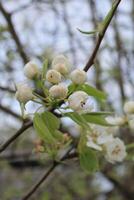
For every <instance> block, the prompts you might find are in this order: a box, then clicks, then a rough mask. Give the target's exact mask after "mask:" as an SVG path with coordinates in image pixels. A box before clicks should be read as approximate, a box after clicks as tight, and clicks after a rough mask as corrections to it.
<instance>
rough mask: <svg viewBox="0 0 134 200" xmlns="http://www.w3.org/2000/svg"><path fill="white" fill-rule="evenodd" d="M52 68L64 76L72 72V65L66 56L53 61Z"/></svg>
mask: <svg viewBox="0 0 134 200" xmlns="http://www.w3.org/2000/svg"><path fill="white" fill-rule="evenodd" d="M52 68H53V69H54V70H56V71H58V72H60V73H61V74H62V75H66V74H68V73H69V71H70V63H69V61H68V59H67V58H66V57H65V56H64V55H58V56H56V57H55V58H54V59H53V61H52Z"/></svg>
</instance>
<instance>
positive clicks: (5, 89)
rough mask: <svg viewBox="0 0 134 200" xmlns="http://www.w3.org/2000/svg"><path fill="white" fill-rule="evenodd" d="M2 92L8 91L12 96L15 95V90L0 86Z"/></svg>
mask: <svg viewBox="0 0 134 200" xmlns="http://www.w3.org/2000/svg"><path fill="white" fill-rule="evenodd" d="M0 90H2V91H4V92H5V91H6V92H10V93H12V94H14V93H15V90H13V89H11V88H9V87H3V86H0Z"/></svg>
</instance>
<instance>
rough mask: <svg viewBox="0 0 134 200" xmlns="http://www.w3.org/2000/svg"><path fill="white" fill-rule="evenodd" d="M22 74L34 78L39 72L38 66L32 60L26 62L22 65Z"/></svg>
mask: <svg viewBox="0 0 134 200" xmlns="http://www.w3.org/2000/svg"><path fill="white" fill-rule="evenodd" d="M24 74H25V76H26V77H27V78H29V79H34V78H35V77H36V76H37V75H38V74H39V70H38V66H37V65H36V64H35V63H34V62H32V61H30V62H28V63H27V64H26V65H25V66H24Z"/></svg>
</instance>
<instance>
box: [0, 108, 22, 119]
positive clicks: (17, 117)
mask: <svg viewBox="0 0 134 200" xmlns="http://www.w3.org/2000/svg"><path fill="white" fill-rule="evenodd" d="M0 110H2V111H3V112H5V113H7V114H9V115H12V116H13V117H15V118H16V119H18V120H20V121H22V117H21V116H20V115H19V114H17V113H16V112H14V111H13V110H11V109H9V108H7V107H5V106H3V105H1V104H0Z"/></svg>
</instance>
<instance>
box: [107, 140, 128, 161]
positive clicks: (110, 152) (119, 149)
mask: <svg viewBox="0 0 134 200" xmlns="http://www.w3.org/2000/svg"><path fill="white" fill-rule="evenodd" d="M104 147H105V150H106V155H105V158H106V160H107V161H108V162H110V163H115V162H116V161H117V162H121V161H123V159H124V158H125V157H126V148H125V145H124V143H123V141H122V140H120V139H119V138H113V140H111V141H109V142H107V143H105V145H104Z"/></svg>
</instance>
